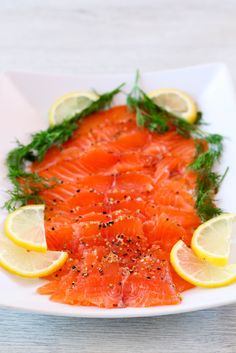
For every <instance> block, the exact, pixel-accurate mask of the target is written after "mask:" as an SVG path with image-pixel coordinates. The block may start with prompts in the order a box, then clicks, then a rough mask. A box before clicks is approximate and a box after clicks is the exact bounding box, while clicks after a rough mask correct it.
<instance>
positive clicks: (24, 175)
mask: <svg viewBox="0 0 236 353" xmlns="http://www.w3.org/2000/svg"><path fill="white" fill-rule="evenodd" d="M122 87H123V84H122V85H120V86H119V87H117V88H115V89H114V90H112V91H110V92H107V93H104V94H102V95H100V96H99V98H98V99H97V100H96V101H94V102H92V103H91V104H90V105H89V106H88V107H87V108H86V109H84V110H83V111H82V112H80V113H77V114H75V115H74V116H72V117H71V118H70V119H68V120H65V121H63V122H62V123H60V124H57V125H54V126H52V127H49V128H48V129H47V130H44V131H40V132H37V133H36V134H33V135H32V138H31V142H30V143H29V144H27V145H23V144H21V143H19V142H17V143H18V146H17V147H16V148H14V149H13V150H12V151H10V152H9V153H8V156H7V159H6V165H7V168H8V177H9V179H10V181H11V182H12V184H13V190H12V191H9V194H10V199H9V200H8V201H7V202H6V203H5V205H4V207H5V208H6V209H7V210H8V211H11V210H13V209H14V208H15V207H17V206H22V205H25V204H26V203H27V202H28V201H34V202H35V203H39V202H42V201H43V200H42V199H41V198H40V196H39V192H40V191H41V190H43V189H45V188H51V187H53V186H55V184H56V183H58V180H57V179H56V178H51V179H46V178H43V177H41V176H39V175H38V174H37V173H32V172H30V171H27V166H28V164H29V163H31V162H34V161H41V160H42V159H43V158H44V156H45V154H46V152H47V151H48V150H49V149H50V148H51V147H53V146H58V147H59V146H61V145H62V144H63V143H64V142H66V141H67V140H68V139H69V138H70V137H71V136H72V134H73V132H74V131H75V130H76V129H77V128H78V124H77V122H78V121H79V120H81V119H83V118H84V117H86V116H87V115H89V114H91V113H94V112H96V111H99V110H101V109H105V108H106V107H108V106H109V105H110V104H111V102H112V100H113V98H114V96H115V95H116V94H118V93H120V92H121V88H122Z"/></svg>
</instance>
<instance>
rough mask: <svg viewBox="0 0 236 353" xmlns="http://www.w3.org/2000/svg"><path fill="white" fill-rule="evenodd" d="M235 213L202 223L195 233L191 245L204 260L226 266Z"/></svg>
mask: <svg viewBox="0 0 236 353" xmlns="http://www.w3.org/2000/svg"><path fill="white" fill-rule="evenodd" d="M235 220H236V216H235V215H234V214H231V213H228V214H222V215H220V216H218V217H215V218H212V219H210V220H209V221H207V222H205V223H203V224H201V225H200V226H199V227H198V228H197V229H196V230H195V232H194V233H193V237H192V242H191V247H192V249H193V251H194V252H195V254H196V255H197V256H198V257H199V258H200V259H202V260H206V261H207V262H209V263H212V264H213V265H217V266H225V265H226V264H227V263H228V258H229V254H230V244H231V234H232V228H233V222H234V221H235Z"/></svg>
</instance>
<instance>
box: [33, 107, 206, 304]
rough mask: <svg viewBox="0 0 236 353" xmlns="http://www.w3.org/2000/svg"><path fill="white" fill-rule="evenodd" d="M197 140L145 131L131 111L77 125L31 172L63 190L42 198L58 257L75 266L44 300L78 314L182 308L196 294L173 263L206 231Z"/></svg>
mask: <svg viewBox="0 0 236 353" xmlns="http://www.w3.org/2000/svg"><path fill="white" fill-rule="evenodd" d="M195 153H196V151H195V144H194V141H193V140H192V139H191V138H188V139H187V138H185V137H183V136H181V135H179V134H178V133H177V132H176V131H175V129H174V127H173V129H171V130H170V131H168V132H166V133H165V134H157V133H152V132H150V131H148V130H147V129H145V128H138V127H137V125H136V121H135V114H134V113H131V112H129V110H128V108H127V107H126V106H116V107H114V108H111V109H109V110H107V111H103V112H98V113H95V114H92V115H91V116H89V117H87V118H86V119H84V120H83V121H82V122H80V123H79V124H78V129H77V130H76V131H75V133H74V134H73V136H72V138H71V139H70V140H69V141H67V142H66V143H65V144H64V145H63V146H62V147H61V148H56V147H54V148H51V149H50V150H49V151H48V152H47V154H46V155H45V158H44V160H43V161H42V162H37V163H34V164H33V165H32V170H33V171H35V172H37V173H38V174H39V175H41V176H43V177H46V178H51V177H57V178H58V179H59V180H60V183H59V184H57V185H55V186H54V187H53V188H51V189H45V190H44V191H42V192H41V197H42V198H43V199H44V201H45V204H46V210H45V229H46V237H47V244H48V248H49V249H50V250H64V251H67V252H68V254H69V258H68V261H67V262H66V264H65V265H64V266H63V267H62V269H60V270H59V271H58V272H56V273H54V274H53V275H51V276H50V277H48V278H47V279H48V283H47V284H46V285H44V286H42V287H41V288H39V290H38V292H39V293H40V294H46V295H49V296H50V299H51V300H54V301H56V302H60V303H65V304H70V305H86V306H91V305H92V306H98V307H105V308H114V307H144V306H145V307H146V306H156V305H167V304H168V305H169V304H178V303H180V301H181V296H180V293H181V292H182V291H184V290H186V289H189V288H191V285H189V284H188V283H187V282H185V281H184V280H183V279H181V278H180V277H179V276H178V275H177V274H176V273H175V272H174V271H173V269H172V267H171V264H170V261H169V254H170V250H171V248H172V246H173V245H174V244H175V243H176V242H177V241H178V240H179V239H183V240H184V241H185V242H186V243H187V244H190V241H191V237H192V234H193V231H194V229H195V228H196V227H197V226H198V225H199V224H200V223H201V222H200V219H199V217H198V215H197V213H196V209H195V196H194V195H195V187H196V175H195V173H194V172H190V171H189V170H188V168H187V166H188V165H189V164H190V163H191V162H192V161H193V160H194V158H195Z"/></svg>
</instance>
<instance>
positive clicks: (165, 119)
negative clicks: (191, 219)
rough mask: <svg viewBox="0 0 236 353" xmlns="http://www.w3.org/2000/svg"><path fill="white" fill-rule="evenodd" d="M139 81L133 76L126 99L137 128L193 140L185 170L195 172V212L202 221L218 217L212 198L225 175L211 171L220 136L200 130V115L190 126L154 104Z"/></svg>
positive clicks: (219, 147)
mask: <svg viewBox="0 0 236 353" xmlns="http://www.w3.org/2000/svg"><path fill="white" fill-rule="evenodd" d="M139 78H140V75H139V73H137V74H136V78H135V83H134V86H133V89H132V90H131V92H130V93H129V94H128V96H127V105H128V107H129V108H130V110H131V111H134V112H135V113H136V119H137V125H138V126H141V127H146V128H148V129H149V130H150V131H154V132H158V133H165V132H166V131H169V130H170V129H173V127H175V129H176V132H177V133H178V134H180V135H182V136H184V137H185V138H193V139H194V141H195V146H196V158H195V160H194V161H193V162H192V163H191V164H190V166H189V169H192V170H194V171H195V172H196V173H197V185H196V209H197V212H198V215H199V216H200V218H201V219H202V220H203V221H206V220H208V219H210V218H212V217H214V216H216V215H218V214H219V213H221V210H220V209H219V208H217V207H216V206H215V202H214V198H215V194H216V193H217V191H218V189H219V186H220V184H221V183H222V180H223V179H224V177H225V175H226V174H225V175H224V176H223V177H222V176H221V175H219V174H217V173H215V172H213V167H214V165H215V163H216V162H217V161H219V159H220V157H221V155H222V151H223V137H222V136H221V135H219V134H207V133H206V132H204V131H203V130H202V129H200V126H202V125H204V122H203V120H202V113H201V112H198V113H197V114H198V115H197V119H196V121H195V123H194V124H190V123H188V122H187V121H186V120H184V119H182V118H181V117H178V116H175V115H174V114H172V113H170V112H168V111H166V110H165V109H163V108H162V107H160V106H158V105H157V104H155V103H154V102H153V100H152V99H150V98H149V97H148V96H147V95H146V94H145V92H144V91H143V90H142V89H141V88H140V87H139ZM204 142H205V143H204ZM206 143H207V146H206Z"/></svg>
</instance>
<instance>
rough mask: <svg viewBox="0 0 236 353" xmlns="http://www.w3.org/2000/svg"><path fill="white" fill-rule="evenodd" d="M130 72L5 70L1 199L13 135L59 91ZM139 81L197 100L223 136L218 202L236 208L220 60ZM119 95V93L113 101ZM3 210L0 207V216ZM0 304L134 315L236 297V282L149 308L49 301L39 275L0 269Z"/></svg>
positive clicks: (235, 113)
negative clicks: (22, 275) (33, 277)
mask: <svg viewBox="0 0 236 353" xmlns="http://www.w3.org/2000/svg"><path fill="white" fill-rule="evenodd" d="M133 80H134V73H132V74H122V75H120V74H119V75H109V76H107V75H99V76H95V75H93V76H89V75H81V76H78V77H74V76H73V77H69V76H50V75H39V74H27V73H16V72H9V73H5V74H3V75H2V76H1V78H0V119H1V129H0V141H1V155H0V159H1V160H0V176H1V180H2V178H3V179H4V180H3V183H2V185H1V201H2V202H3V200H4V198H5V194H4V190H6V189H7V188H8V187H9V185H8V182H7V179H6V170H5V168H4V158H5V155H6V153H7V151H9V150H10V149H11V148H13V147H14V146H15V144H14V140H15V139H16V138H18V139H19V140H20V141H22V142H27V140H28V137H29V133H32V132H34V131H37V130H39V129H44V128H46V127H47V124H48V120H47V110H48V108H49V106H50V105H51V103H52V102H53V101H54V100H55V99H56V98H57V97H58V96H60V95H62V94H64V93H66V92H68V91H74V90H78V89H89V88H95V89H96V90H97V91H99V92H103V91H107V90H110V89H113V88H114V87H115V86H117V85H119V84H120V83H121V82H126V83H127V86H126V88H125V90H127V91H128V90H129V89H130V87H131V86H132V84H133ZM141 81H142V86H143V88H144V90H146V91H149V90H152V89H155V88H158V87H176V88H180V89H183V90H185V91H187V92H189V93H190V94H191V95H192V96H193V97H194V98H195V99H196V101H197V102H198V103H199V105H200V108H201V110H202V111H203V113H204V119H205V120H206V121H207V122H208V123H210V126H209V127H208V129H209V130H210V131H211V132H218V133H221V134H223V135H225V136H227V137H228V139H227V140H226V148H225V153H224V158H223V160H222V163H221V165H220V169H221V171H224V169H225V167H226V166H228V165H229V166H230V172H229V174H228V175H227V178H226V180H225V181H224V184H223V187H222V189H221V192H220V194H219V204H220V206H221V207H223V208H224V209H225V210H227V211H234V210H236V201H235V200H236V183H235V177H236V164H235V163H234V162H233V161H234V160H235V156H234V154H235V151H236V139H235V136H234V134H235V132H236V124H235V121H236V120H235V117H236V105H235V96H234V90H233V85H232V81H231V78H230V76H229V73H228V70H227V68H226V67H225V65H224V64H208V65H203V66H195V67H188V68H184V69H178V70H171V71H162V72H152V73H142V80H141ZM122 101H124V97H122V96H120V97H118V99H117V102H122ZM2 202H1V203H2ZM5 214H6V212H5V211H1V212H0V217H1V218H0V220H1V222H2V220H3V219H4V215H5ZM0 283H1V290H0V306H3V307H9V308H14V309H23V310H30V311H35V312H40V313H45V314H54V315H65V316H80V317H99V318H115V317H136V316H158V315H167V314H177V313H182V312H187V311H193V310H199V309H205V308H210V307H213V306H219V305H225V304H229V303H233V302H236V284H233V285H231V286H228V287H224V288H218V289H200V288H195V289H192V290H189V291H187V292H185V293H184V294H183V301H182V303H181V304H180V305H174V306H160V307H152V308H125V309H99V308H93V307H79V306H68V305H62V304H57V303H54V302H50V301H49V300H48V298H47V297H45V296H40V295H37V294H36V288H37V287H38V286H39V285H40V284H42V283H43V282H42V280H28V279H27V280H24V279H21V278H17V277H14V276H12V275H9V274H8V273H6V272H5V271H3V270H0Z"/></svg>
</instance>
